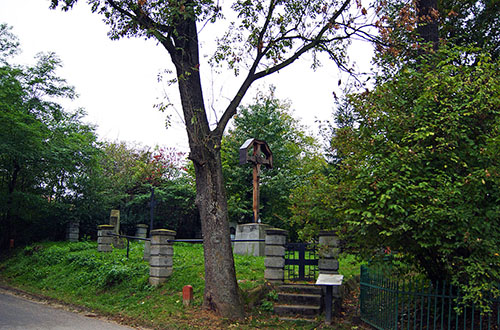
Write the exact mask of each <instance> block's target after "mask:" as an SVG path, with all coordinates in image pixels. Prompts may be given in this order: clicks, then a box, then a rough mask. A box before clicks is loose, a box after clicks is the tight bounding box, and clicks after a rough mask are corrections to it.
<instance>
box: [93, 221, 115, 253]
mask: <svg viewBox="0 0 500 330" xmlns="http://www.w3.org/2000/svg"><path fill="white" fill-rule="evenodd" d="M114 229H115V227H114V226H112V225H99V226H97V251H98V252H111V251H113V245H112V243H113V236H111V235H110V234H112V233H114Z"/></svg>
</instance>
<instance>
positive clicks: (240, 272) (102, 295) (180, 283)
mask: <svg viewBox="0 0 500 330" xmlns="http://www.w3.org/2000/svg"><path fill="white" fill-rule="evenodd" d="M142 254H143V245H142V243H140V242H137V243H135V242H134V243H131V247H130V256H129V258H128V259H127V258H126V251H125V250H119V249H115V250H114V251H113V252H112V253H98V252H97V243H95V242H88V241H84V242H78V243H69V242H45V243H36V244H33V245H31V246H28V247H25V248H19V249H17V250H15V251H14V252H13V253H12V254H10V255H9V256H8V257H6V258H4V259H3V260H2V261H0V281H1V282H2V283H3V284H5V285H9V286H11V287H16V288H19V289H21V290H24V291H26V292H29V293H33V294H36V295H42V296H44V297H48V298H51V299H53V300H55V301H57V302H59V303H61V302H63V303H66V304H71V305H74V306H82V307H83V308H84V309H85V310H87V311H93V312H95V313H98V314H102V315H105V316H111V317H112V318H113V319H116V320H118V321H121V322H124V323H127V324H130V325H142V326H147V327H151V328H157V329H193V328H200V329H201V328H203V329H207V328H212V329H222V328H228V327H233V328H237V329H255V328H259V329H265V328H278V329H290V328H294V329H313V328H318V324H321V322H320V321H318V322H316V323H303V322H302V323H300V322H284V321H280V320H278V319H277V317H276V316H274V315H273V314H272V313H271V311H270V310H271V309H272V299H273V298H274V297H275V296H276V294H275V293H274V292H270V293H269V294H264V298H263V299H261V298H262V295H261V296H260V297H259V295H258V294H256V292H261V290H260V288H263V287H265V286H266V284H265V281H264V258H263V257H249V256H240V255H235V256H234V259H235V266H236V276H237V280H238V283H239V286H240V289H241V290H242V296H243V298H244V299H245V302H246V304H247V309H246V310H247V317H246V319H245V320H241V321H238V322H237V323H233V322H232V321H230V320H226V319H222V318H218V317H216V316H214V315H212V314H210V313H208V312H206V311H204V310H203V309H202V308H201V304H202V300H203V290H204V270H203V247H202V246H201V244H189V243H176V244H175V245H174V265H173V269H174V272H173V274H172V276H171V277H170V278H169V279H168V280H167V282H166V283H164V284H162V285H160V286H158V287H152V286H150V285H149V283H148V275H149V265H148V263H147V262H145V261H143V260H142ZM340 268H341V273H344V272H343V271H342V270H345V273H344V275H345V276H346V278H349V277H352V276H355V275H356V274H359V263H357V262H356V261H355V260H354V258H353V257H352V256H347V257H345V258H341V260H340ZM185 285H191V286H192V287H193V291H194V301H193V304H192V305H191V306H190V307H184V305H183V303H182V288H183V287H184V286H185ZM256 297H257V298H256ZM256 299H257V300H258V301H255V300H256ZM333 328H334V329H342V328H344V327H339V326H336V327H333ZM346 329H347V328H346Z"/></svg>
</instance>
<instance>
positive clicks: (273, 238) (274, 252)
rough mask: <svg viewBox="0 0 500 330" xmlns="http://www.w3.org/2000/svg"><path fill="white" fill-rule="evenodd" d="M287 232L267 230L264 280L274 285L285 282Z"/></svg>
mask: <svg viewBox="0 0 500 330" xmlns="http://www.w3.org/2000/svg"><path fill="white" fill-rule="evenodd" d="M287 235H288V233H287V231H286V230H283V229H278V228H271V229H267V230H266V247H265V255H266V258H265V259H264V264H265V266H266V269H265V271H264V279H265V280H266V281H269V282H272V283H283V281H284V280H285V244H286V238H287Z"/></svg>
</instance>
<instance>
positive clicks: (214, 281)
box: [195, 143, 244, 318]
mask: <svg viewBox="0 0 500 330" xmlns="http://www.w3.org/2000/svg"><path fill="white" fill-rule="evenodd" d="M204 154H205V155H206V161H205V162H204V164H199V163H198V164H197V162H195V171H196V191H197V195H196V204H197V205H198V209H199V211H200V217H201V225H202V232H203V247H204V253H205V295H204V306H205V307H207V308H209V309H210V310H215V311H217V312H219V313H220V314H221V315H224V316H227V317H231V318H242V317H243V315H244V313H243V305H242V302H241V297H240V294H239V288H238V284H237V282H236V272H235V268H234V259H233V253H232V247H231V237H230V232H229V221H228V214H227V199H226V192H225V188H224V180H223V176H222V165H221V158H220V143H218V145H215V146H213V148H212V146H210V147H208V148H204Z"/></svg>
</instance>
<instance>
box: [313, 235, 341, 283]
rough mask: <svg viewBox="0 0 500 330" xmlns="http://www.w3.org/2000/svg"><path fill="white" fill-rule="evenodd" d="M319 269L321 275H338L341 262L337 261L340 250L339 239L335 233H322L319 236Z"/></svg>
mask: <svg viewBox="0 0 500 330" xmlns="http://www.w3.org/2000/svg"><path fill="white" fill-rule="evenodd" d="M318 240H319V245H318V253H319V260H318V269H319V273H320V274H338V273H339V261H338V260H337V258H338V256H339V253H340V248H339V238H338V237H337V235H336V234H335V232H333V231H320V232H319V235H318Z"/></svg>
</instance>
